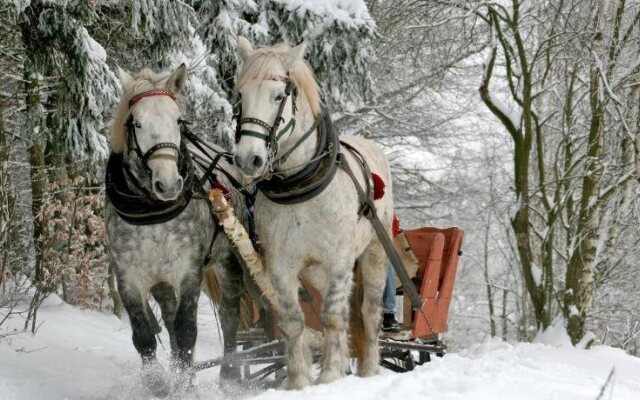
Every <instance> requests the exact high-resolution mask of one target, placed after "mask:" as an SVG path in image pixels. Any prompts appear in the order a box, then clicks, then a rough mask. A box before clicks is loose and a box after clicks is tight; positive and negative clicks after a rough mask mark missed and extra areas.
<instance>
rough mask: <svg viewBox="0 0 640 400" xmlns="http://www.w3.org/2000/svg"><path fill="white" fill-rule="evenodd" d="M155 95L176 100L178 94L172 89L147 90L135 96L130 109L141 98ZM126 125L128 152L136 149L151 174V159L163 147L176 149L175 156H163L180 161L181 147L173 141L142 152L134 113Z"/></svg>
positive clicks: (130, 103)
mask: <svg viewBox="0 0 640 400" xmlns="http://www.w3.org/2000/svg"><path fill="white" fill-rule="evenodd" d="M153 96H168V97H170V98H171V99H172V100H173V101H175V100H176V95H175V94H174V93H173V92H172V91H170V90H167V89H151V90H147V91H146V92H142V93H139V94H137V95H135V96H133V97H132V98H131V100H130V101H129V109H131V107H132V106H133V105H134V104H136V103H137V102H138V101H140V100H141V99H143V98H145V97H153ZM125 126H126V127H127V151H128V152H131V151H132V150H133V151H135V153H136V155H137V156H138V158H139V159H140V161H141V162H142V165H143V166H144V168H145V170H146V171H147V173H148V174H149V175H151V168H149V161H150V160H152V159H154V158H156V157H159V156H158V155H157V154H155V153H156V152H157V151H158V150H162V149H172V150H174V151H175V156H169V155H162V156H161V157H172V158H173V159H174V161H175V162H176V164H178V163H179V162H180V157H181V151H180V147H179V146H178V145H176V144H175V143H172V142H161V143H158V144H156V145H154V146H151V148H150V149H148V150H147V151H146V152H145V153H142V150H141V148H140V143H138V136H137V135H136V127H135V124H134V123H133V115H129V118H128V119H127V122H126V123H125Z"/></svg>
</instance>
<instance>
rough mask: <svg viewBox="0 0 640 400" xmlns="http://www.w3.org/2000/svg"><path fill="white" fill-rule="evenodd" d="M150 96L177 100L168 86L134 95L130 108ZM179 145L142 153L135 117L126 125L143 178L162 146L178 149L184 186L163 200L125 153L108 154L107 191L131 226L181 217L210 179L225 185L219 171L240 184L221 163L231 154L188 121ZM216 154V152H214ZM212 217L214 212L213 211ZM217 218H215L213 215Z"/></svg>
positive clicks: (201, 196)
mask: <svg viewBox="0 0 640 400" xmlns="http://www.w3.org/2000/svg"><path fill="white" fill-rule="evenodd" d="M151 96H168V97H170V98H171V99H173V100H175V99H176V96H175V94H174V93H173V92H171V91H169V90H166V89H153V90H148V91H146V92H142V93H140V94H138V95H136V96H134V97H133V98H132V99H131V101H129V107H131V106H133V105H134V104H135V103H136V102H138V101H139V100H141V99H143V98H145V97H151ZM178 122H179V124H180V137H181V140H180V145H179V146H178V145H176V144H175V143H171V142H161V143H158V144H156V145H154V146H152V147H151V148H150V149H148V150H147V151H146V152H144V153H143V152H142V150H141V147H140V144H139V142H138V137H137V134H136V126H135V124H134V123H133V117H132V116H130V117H129V118H128V119H127V122H126V124H125V126H126V127H127V153H131V152H132V151H133V152H135V154H136V156H137V157H138V159H139V160H140V162H141V164H142V166H143V167H144V173H146V176H145V177H144V178H146V179H150V177H151V169H150V168H149V165H148V163H149V161H150V160H152V159H153V158H154V157H156V156H157V155H156V152H157V151H158V150H161V149H172V150H174V151H175V152H176V154H175V157H176V162H177V164H178V172H179V174H180V176H182V178H183V180H184V184H183V188H182V191H181V192H180V194H179V195H178V197H177V198H176V199H175V200H172V201H161V200H159V199H157V198H156V197H155V196H154V195H153V192H151V191H150V190H148V189H147V188H146V187H145V186H144V185H143V184H142V183H141V182H140V180H139V179H138V177H137V176H136V175H135V174H134V173H133V171H132V170H131V166H130V165H129V164H128V163H127V162H126V161H125V159H124V156H123V155H122V154H117V153H112V154H111V155H110V156H109V161H108V163H107V170H106V177H105V182H106V194H107V198H108V199H109V202H110V203H111V205H112V206H113V208H114V209H115V210H116V212H117V214H118V215H119V216H120V218H122V219H123V220H124V221H126V222H127V223H129V224H131V225H153V224H161V223H165V222H167V221H170V220H172V219H174V218H176V217H178V216H179V215H180V214H181V213H182V212H183V211H184V210H185V209H186V208H187V207H188V206H189V204H190V202H191V200H192V199H194V198H195V199H204V198H205V192H204V189H203V185H204V184H205V183H206V182H207V181H208V182H209V183H210V185H211V186H212V187H219V188H222V189H225V188H224V186H222V185H221V184H220V183H219V182H218V180H217V177H216V175H215V173H214V171H220V172H222V173H223V174H225V175H226V176H227V178H228V179H229V180H230V182H231V183H232V185H234V186H235V185H238V184H239V183H238V182H237V181H236V180H235V179H234V178H233V176H232V175H231V174H230V173H228V172H227V171H225V170H224V169H223V168H220V167H219V166H218V163H219V161H220V159H221V158H223V157H229V156H230V155H229V154H228V153H224V152H220V151H218V150H216V149H214V148H213V147H212V146H210V145H209V144H208V143H206V142H205V141H204V140H202V139H200V138H198V137H197V136H196V135H195V134H194V133H193V132H191V131H190V130H189V128H188V122H186V121H183V120H180V121H178ZM185 139H186V140H188V141H189V142H191V143H192V144H193V145H194V146H195V147H196V148H198V149H199V150H200V151H201V152H202V154H203V155H204V156H205V157H202V156H200V155H198V154H196V153H193V154H192V153H191V152H190V151H189V149H188V148H187V145H186V143H185ZM212 153H214V154H215V155H212ZM194 164H197V165H199V166H200V167H201V168H202V170H203V171H204V173H203V174H202V176H200V177H198V176H197V174H196V170H195V165H194ZM212 217H214V216H213V214H212ZM214 219H215V217H214ZM214 226H215V231H214V233H213V236H212V239H211V243H210V244H209V249H208V252H207V254H206V255H205V259H204V264H205V265H207V264H208V263H209V261H210V259H211V251H212V248H213V243H214V241H215V239H216V237H217V236H218V234H219V232H220V230H219V228H218V224H217V223H215V224H214Z"/></svg>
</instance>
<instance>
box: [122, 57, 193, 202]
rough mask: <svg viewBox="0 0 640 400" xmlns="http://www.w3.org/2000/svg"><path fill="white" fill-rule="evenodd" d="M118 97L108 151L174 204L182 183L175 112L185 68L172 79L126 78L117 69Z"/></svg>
mask: <svg viewBox="0 0 640 400" xmlns="http://www.w3.org/2000/svg"><path fill="white" fill-rule="evenodd" d="M119 75H120V81H121V83H122V88H123V95H122V97H121V99H120V104H119V106H118V111H117V113H116V118H115V123H114V129H113V150H114V152H116V153H123V158H124V160H125V161H126V162H127V163H128V164H129V167H130V168H131V171H132V173H134V174H135V175H136V178H137V180H138V182H139V183H140V184H141V185H142V186H144V187H145V189H147V190H148V191H149V192H150V193H151V194H152V195H153V196H155V197H156V198H157V199H158V200H161V201H172V200H175V199H176V198H177V197H178V195H179V194H180V192H181V191H182V188H183V184H184V178H185V177H182V176H180V173H179V171H178V161H179V158H180V156H181V152H180V145H181V135H180V115H181V112H180V107H179V106H178V103H177V102H176V94H177V93H179V92H180V91H181V90H182V88H183V86H184V83H185V80H186V75H187V69H186V67H185V65H184V64H183V65H181V66H180V67H179V68H178V69H177V70H176V71H175V72H173V73H172V74H156V73H154V72H153V71H151V70H149V69H144V70H142V71H140V72H139V73H138V74H136V75H134V76H131V75H129V74H128V73H127V72H125V71H123V70H122V69H119Z"/></svg>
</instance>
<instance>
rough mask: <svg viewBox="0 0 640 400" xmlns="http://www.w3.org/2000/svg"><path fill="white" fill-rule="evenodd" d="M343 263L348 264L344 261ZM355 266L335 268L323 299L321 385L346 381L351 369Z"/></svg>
mask: <svg viewBox="0 0 640 400" xmlns="http://www.w3.org/2000/svg"><path fill="white" fill-rule="evenodd" d="M338 259H339V260H348V257H340V258H338ZM352 266H353V262H348V263H344V261H341V262H340V263H339V264H336V265H334V270H332V271H331V272H332V273H331V274H329V275H330V281H329V282H328V285H327V287H326V290H325V293H324V295H323V302H322V305H323V309H322V324H323V325H324V347H323V350H322V361H321V365H322V372H321V373H320V376H319V377H318V381H317V383H329V382H333V381H335V380H337V379H340V378H342V377H343V376H345V374H346V373H347V370H348V368H349V356H348V354H349V349H348V346H347V326H348V318H349V298H350V294H351V286H352V284H353V270H352Z"/></svg>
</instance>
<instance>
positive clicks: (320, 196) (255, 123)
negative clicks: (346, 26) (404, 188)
mask: <svg viewBox="0 0 640 400" xmlns="http://www.w3.org/2000/svg"><path fill="white" fill-rule="evenodd" d="M238 49H239V54H240V57H241V58H242V60H243V62H244V63H243V68H242V70H241V72H240V76H239V78H238V82H237V85H236V86H237V90H238V92H239V93H240V95H241V107H242V116H241V117H242V118H241V120H240V121H238V124H239V131H238V134H237V140H238V143H237V151H236V156H235V162H236V164H237V166H238V167H239V168H240V170H241V171H242V173H243V174H244V175H245V178H246V179H251V180H261V179H265V177H267V176H268V175H269V174H270V173H271V172H273V173H274V174H277V175H278V178H279V179H283V180H284V181H287V179H288V178H292V177H296V176H297V174H298V175H299V174H304V173H305V170H308V168H310V165H311V166H312V165H314V162H315V161H317V159H318V158H323V157H327V155H326V152H325V153H322V154H320V155H318V154H319V153H321V152H320V151H319V150H321V149H319V148H317V145H318V143H322V141H323V137H322V135H321V134H319V133H318V132H316V129H315V128H316V126H318V124H317V123H318V122H319V120H320V119H321V118H323V115H324V117H326V114H323V112H322V105H321V100H320V92H319V88H318V85H317V83H316V81H315V78H314V76H313V73H312V71H311V69H310V68H309V66H308V65H307V63H306V62H305V60H304V52H305V44H304V43H303V44H301V45H299V46H297V47H294V48H290V47H288V46H286V45H278V46H275V47H267V48H258V49H254V48H253V47H252V45H251V44H250V43H249V42H248V41H247V40H246V39H244V38H242V37H240V38H239V42H238ZM279 114H280V115H279ZM279 127H282V128H281V129H278V128H279ZM324 139H326V138H324ZM340 139H341V141H342V142H343V144H342V145H341V152H342V153H343V154H344V157H345V159H346V162H348V165H349V166H350V168H351V170H352V171H354V175H355V177H356V178H357V180H358V183H359V184H360V185H361V186H362V187H370V185H371V183H370V181H369V179H371V178H370V176H368V175H366V174H363V173H362V171H363V169H362V167H361V165H360V164H359V162H358V161H357V157H356V155H355V154H354V153H353V152H352V151H351V150H348V149H347V146H345V143H346V144H347V145H351V146H353V147H354V148H355V149H357V151H358V152H359V153H360V154H361V155H362V157H363V158H364V159H365V160H366V161H367V163H368V164H369V167H370V170H371V171H372V172H373V173H375V174H377V175H379V176H380V177H382V180H383V181H384V182H386V193H385V194H384V196H383V197H382V198H381V199H379V200H377V201H375V206H376V208H377V210H378V215H379V217H380V219H381V220H382V222H383V225H384V227H385V229H386V230H387V233H388V232H389V231H390V227H391V220H392V215H393V199H392V193H391V185H390V183H391V176H390V170H389V165H388V160H387V158H386V156H385V155H384V153H383V152H382V150H381V149H380V148H379V147H378V146H377V145H376V144H375V143H373V142H372V141H370V140H367V139H364V138H361V137H355V136H342V137H341V138H340ZM327 149H328V150H327V151H329V152H330V150H331V149H330V148H329V147H327ZM323 154H325V155H323ZM329 169H330V168H329ZM332 176H333V178H332V179H331V180H330V182H329V183H328V185H327V186H326V187H324V189H322V188H321V189H320V190H319V191H316V192H314V193H313V195H312V196H307V197H310V198H304V199H302V200H300V199H298V200H294V201H292V202H291V203H293V204H281V203H282V202H278V201H272V200H271V199H270V198H269V197H267V193H266V191H265V190H260V191H259V193H258V195H257V199H256V202H255V206H254V207H255V218H256V231H257V234H258V238H259V240H260V242H261V243H262V245H263V247H264V261H265V266H266V269H267V270H268V273H269V274H270V275H271V279H272V282H273V286H274V289H275V293H276V296H277V300H278V302H279V308H280V310H281V312H280V314H279V315H278V319H279V326H280V328H281V329H282V331H283V332H284V334H285V335H286V337H287V339H288V345H287V349H288V362H287V370H288V379H289V386H290V387H291V388H302V387H305V386H307V385H309V384H310V382H311V378H310V375H309V367H310V363H311V357H310V354H309V346H308V343H307V340H306V337H307V336H308V333H307V332H305V323H304V315H303V314H302V311H301V309H300V306H299V303H298V292H299V289H300V286H301V285H300V280H301V279H302V280H303V281H305V283H308V284H310V285H311V286H313V287H314V288H316V289H317V290H318V291H319V292H320V294H321V296H322V300H323V306H322V322H323V325H324V344H323V349H322V360H321V366H322V372H321V374H320V376H319V378H318V380H317V383H327V382H332V381H334V380H336V379H339V378H341V377H343V376H344V375H345V374H346V373H347V370H348V368H349V362H348V361H349V348H348V343H347V327H348V324H349V302H350V296H351V291H352V286H353V278H354V265H356V266H357V270H358V271H359V272H358V286H359V287H361V289H362V292H363V293H362V294H363V298H362V299H359V303H358V305H357V306H356V307H355V308H353V309H352V311H351V312H352V315H351V319H352V320H354V321H358V320H359V322H360V323H354V326H352V346H353V350H354V352H355V353H356V356H357V357H358V375H360V376H370V375H373V374H375V373H376V372H377V370H378V362H379V358H380V355H379V349H378V342H377V340H378V331H379V324H380V318H381V303H382V292H383V289H384V284H385V277H386V273H387V257H386V255H385V252H384V249H383V247H382V245H381V243H380V241H379V240H378V238H377V236H376V233H375V231H374V229H373V227H372V224H371V223H370V222H369V220H368V219H366V218H362V217H361V216H360V215H359V212H358V211H359V209H360V207H361V205H362V203H361V199H360V198H359V195H358V192H357V191H356V187H355V185H354V182H353V181H352V179H351V178H350V177H349V175H348V174H347V173H346V172H345V170H344V168H342V169H340V168H338V169H337V171H335V175H332ZM312 181H313V180H312ZM263 182H264V181H263ZM258 188H259V189H260V188H264V186H261V184H260V183H259V184H258ZM270 197H271V198H273V197H272V196H270ZM360 280H361V281H360ZM360 301H361V303H360ZM358 308H359V309H358ZM358 314H361V315H358Z"/></svg>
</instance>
